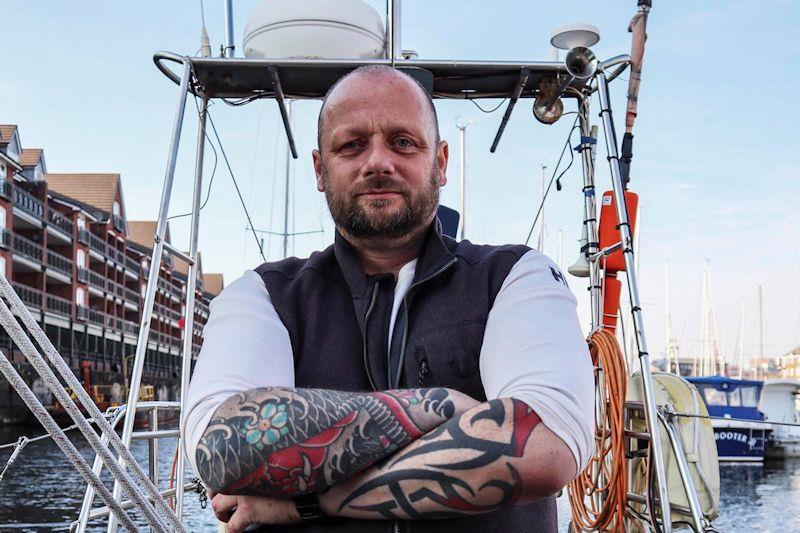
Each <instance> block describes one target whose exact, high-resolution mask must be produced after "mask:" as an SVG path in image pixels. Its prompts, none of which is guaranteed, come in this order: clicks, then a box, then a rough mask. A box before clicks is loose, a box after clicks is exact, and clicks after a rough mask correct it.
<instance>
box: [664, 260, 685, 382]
mask: <svg viewBox="0 0 800 533" xmlns="http://www.w3.org/2000/svg"><path fill="white" fill-rule="evenodd" d="M664 292H665V300H666V302H667V314H666V320H667V324H666V335H665V340H666V348H665V350H664V351H665V354H666V359H667V372H675V373H676V374H677V375H679V376H680V375H681V368H680V363H679V361H678V341H677V339H676V338H675V328H674V327H673V324H672V299H671V298H670V290H669V261H664Z"/></svg>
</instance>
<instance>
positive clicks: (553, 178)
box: [525, 115, 580, 245]
mask: <svg viewBox="0 0 800 533" xmlns="http://www.w3.org/2000/svg"><path fill="white" fill-rule="evenodd" d="M579 118H580V115H577V116H576V117H575V121H574V122H573V123H572V127H571V128H570V130H569V133H568V134H567V141H566V142H565V143H564V148H563V149H562V150H561V155H560V156H558V162H557V163H556V167H555V168H554V169H553V175H552V176H551V177H550V183H548V184H547V189H545V191H544V196H542V201H541V202H540V203H539V209H538V210H537V211H536V216H535V217H534V218H533V224H531V229H530V231H529V232H528V237H527V238H526V239H525V244H526V245H527V244H528V242H530V240H531V235H533V230H534V228H535V227H536V222H537V221H538V220H539V217H540V216H541V214H542V209H544V203H545V201H546V200H547V196H548V194H550V188H551V187H552V186H553V182H554V181H556V182H558V181H559V180H560V179H561V177H562V176H563V175H564V174H565V173H566V172H567V171H568V170H569V169H570V167H571V166H572V163H573V162H574V161H575V155H574V154H573V153H572V142H571V141H572V134H573V133H574V132H575V130H576V129H577V128H578V126H577V124H578V119H579ZM567 149H569V157H570V160H569V165H567V167H566V168H565V169H564V170H563V171H562V172H561V174H559V175H558V178H556V172H558V167H560V166H561V160H562V159H563V158H564V153H565V152H566V151H567ZM559 183H560V182H559ZM558 188H559V190H561V187H560V185H559V187H558Z"/></svg>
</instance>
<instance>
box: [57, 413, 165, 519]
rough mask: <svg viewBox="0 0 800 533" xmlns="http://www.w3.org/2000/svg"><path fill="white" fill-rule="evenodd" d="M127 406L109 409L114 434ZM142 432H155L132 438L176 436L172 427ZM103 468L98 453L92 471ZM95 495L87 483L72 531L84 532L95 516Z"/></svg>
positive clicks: (106, 435) (137, 434) (136, 434)
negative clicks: (93, 508) (151, 434)
mask: <svg viewBox="0 0 800 533" xmlns="http://www.w3.org/2000/svg"><path fill="white" fill-rule="evenodd" d="M136 407H137V410H138V411H142V412H143V411H147V410H150V409H152V410H157V409H180V407H181V404H180V402H153V401H149V402H139V404H138V405H137V406H136ZM127 408H128V406H127V405H120V406H119V407H114V408H112V409H109V410H108V411H107V413H111V415H110V417H111V420H110V421H108V424H109V426H110V427H111V428H112V432H113V434H114V435H116V432H115V431H114V430H115V429H116V427H117V425H118V424H119V422H120V420H122V419H123V417H124V416H125V412H126V411H127ZM141 433H153V432H135V433H133V434H132V438H134V439H136V438H155V437H172V436H175V435H174V430H170V429H161V430H158V432H155V433H157V434H156V435H153V436H150V435H148V436H144V435H140V434H141ZM101 442H103V443H107V442H108V434H107V433H103V435H102V437H101ZM136 464H137V465H138V463H136ZM102 469H103V462H102V460H101V458H100V456H99V455H96V456H95V458H94V464H93V465H92V472H94V474H95V475H98V476H99V475H100V472H101V471H102ZM159 495H160V496H161V497H165V496H167V495H166V494H165V493H164V491H161V492H160V493H159ZM94 497H95V490H94V487H92V486H91V485H87V486H86V492H85V493H84V495H83V503H82V504H81V510H80V513H79V514H78V519H77V520H76V521H75V522H73V523H72V525H71V526H70V530H71V531H72V530H75V531H77V532H78V533H84V532H85V531H86V527H87V525H88V521H89V520H90V519H91V518H95V516H94V513H95V511H96V510H92V505H93V504H94ZM122 507H123V509H125V508H128V507H130V506H128V507H125V505H124V504H123V506H122ZM103 516H108V512H107V507H106V513H105V514H104V515H103Z"/></svg>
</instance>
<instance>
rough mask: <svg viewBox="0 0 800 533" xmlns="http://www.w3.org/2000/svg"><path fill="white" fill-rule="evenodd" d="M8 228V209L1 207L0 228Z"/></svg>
mask: <svg viewBox="0 0 800 533" xmlns="http://www.w3.org/2000/svg"><path fill="white" fill-rule="evenodd" d="M5 227H6V208H5V207H0V228H5Z"/></svg>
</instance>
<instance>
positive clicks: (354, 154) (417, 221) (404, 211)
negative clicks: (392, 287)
mask: <svg viewBox="0 0 800 533" xmlns="http://www.w3.org/2000/svg"><path fill="white" fill-rule="evenodd" d="M425 98H426V97H425V96H424V95H423V94H421V90H420V89H419V88H418V87H416V86H415V85H413V82H411V81H410V80H406V79H403V78H402V77H400V76H398V75H387V74H382V75H371V76H370V75H362V76H358V77H355V78H352V79H348V80H345V81H344V82H342V83H341V84H340V85H339V86H338V87H337V89H336V90H335V91H334V93H333V94H331V95H330V97H329V98H328V103H327V104H326V110H325V113H326V115H325V121H324V123H325V126H324V129H323V132H322V135H321V140H320V148H321V152H320V151H317V150H315V151H314V168H315V171H316V174H317V188H318V189H319V190H320V191H323V192H325V198H326V199H327V201H328V207H329V208H330V210H331V215H332V216H333V220H334V222H335V223H336V225H337V227H339V228H340V230H344V232H346V233H347V234H349V235H350V236H352V237H355V238H356V239H359V240H367V241H370V242H371V243H373V244H381V243H383V244H387V245H388V244H391V243H392V242H395V241H397V240H398V239H401V238H402V237H404V236H406V235H412V234H414V233H415V230H420V229H421V228H424V227H427V225H428V224H429V223H430V222H431V221H432V220H433V217H434V215H435V213H436V207H437V206H438V204H439V187H441V186H442V185H444V184H445V183H446V181H447V180H446V177H445V170H446V168H447V144H446V143H444V142H441V143H439V144H438V145H437V143H436V132H435V126H434V122H433V117H432V116H431V111H430V110H429V109H428V107H427V106H428V103H427V102H426V101H425Z"/></svg>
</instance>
